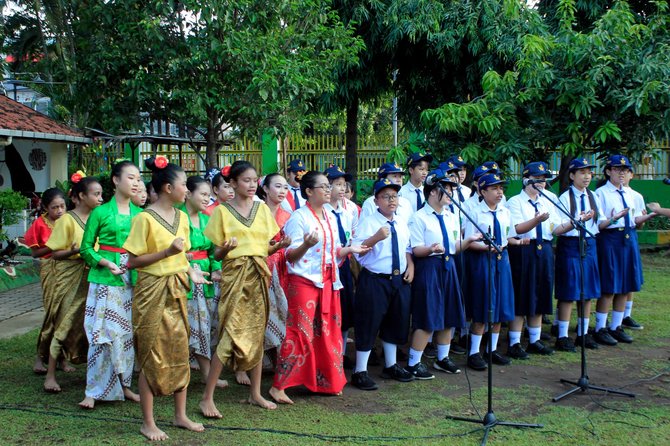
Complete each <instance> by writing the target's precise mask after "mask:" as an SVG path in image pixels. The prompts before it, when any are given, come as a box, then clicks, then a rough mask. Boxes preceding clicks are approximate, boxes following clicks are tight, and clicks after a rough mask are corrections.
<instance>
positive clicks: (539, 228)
mask: <svg viewBox="0 0 670 446" xmlns="http://www.w3.org/2000/svg"><path fill="white" fill-rule="evenodd" d="M528 202H529V203H530V204H531V205H532V206H533V208H534V209H535V213H538V212H540V210H539V209H538V208H539V206H540V202H539V201H533V200H528ZM535 240H537V243H538V244H539V243H542V223H540V224H538V225H537V226H535Z"/></svg>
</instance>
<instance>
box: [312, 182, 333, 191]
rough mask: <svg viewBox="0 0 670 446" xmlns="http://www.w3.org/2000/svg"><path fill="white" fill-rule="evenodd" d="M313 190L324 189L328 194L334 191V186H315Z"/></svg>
mask: <svg viewBox="0 0 670 446" xmlns="http://www.w3.org/2000/svg"><path fill="white" fill-rule="evenodd" d="M313 189H323V190H324V191H326V192H330V191H331V190H333V186H332V185H330V184H319V185H318V186H314V187H313Z"/></svg>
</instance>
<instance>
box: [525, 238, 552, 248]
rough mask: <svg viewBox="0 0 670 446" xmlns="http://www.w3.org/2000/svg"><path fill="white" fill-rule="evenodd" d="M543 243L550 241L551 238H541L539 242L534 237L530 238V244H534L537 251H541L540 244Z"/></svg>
mask: <svg viewBox="0 0 670 446" xmlns="http://www.w3.org/2000/svg"><path fill="white" fill-rule="evenodd" d="M544 243H551V240H545V239H542V240H540V242H539V243H538V241H537V239H536V238H532V239H530V244H531V245H536V247H537V250H538V251H542V245H543V244H544Z"/></svg>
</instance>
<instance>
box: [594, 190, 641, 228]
mask: <svg viewBox="0 0 670 446" xmlns="http://www.w3.org/2000/svg"><path fill="white" fill-rule="evenodd" d="M617 190H618V189H617V188H616V187H615V186H614V184H612V182H611V181H608V182H607V183H605V184H604V185H603V186H601V187H599V188H598V189H596V191H595V194H596V195H597V196H598V198H599V199H600V204H601V205H602V212H603V215H604V216H605V218H612V217H613V216H614V215H615V214H617V213H619V212H621V211H622V210H623V208H624V206H623V201H622V200H621V195H620V194H619V192H617ZM622 190H623V196H624V198H625V199H626V205H627V206H628V208H629V210H628V215H629V216H630V227H631V228H634V227H635V218H636V217H639V216H641V215H642V209H639V208H638V209H636V204H635V196H634V195H633V194H632V193H631V190H632V189H630V188H626V187H624V188H622ZM625 226H626V218H625V217H621V218H620V219H619V220H618V221H617V222H616V223H614V224H611V225H609V226H608V227H607V229H616V228H623V227H625Z"/></svg>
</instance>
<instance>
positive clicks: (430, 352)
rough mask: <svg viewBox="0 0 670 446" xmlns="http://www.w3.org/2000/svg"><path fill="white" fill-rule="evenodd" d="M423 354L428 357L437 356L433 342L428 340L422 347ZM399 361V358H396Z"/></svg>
mask: <svg viewBox="0 0 670 446" xmlns="http://www.w3.org/2000/svg"><path fill="white" fill-rule="evenodd" d="M423 356H425V357H426V358H428V359H435V358H436V357H437V347H435V344H434V343H432V342H429V343H428V344H427V345H426V348H425V349H423ZM398 360H399V361H400V360H401V359H398Z"/></svg>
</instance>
